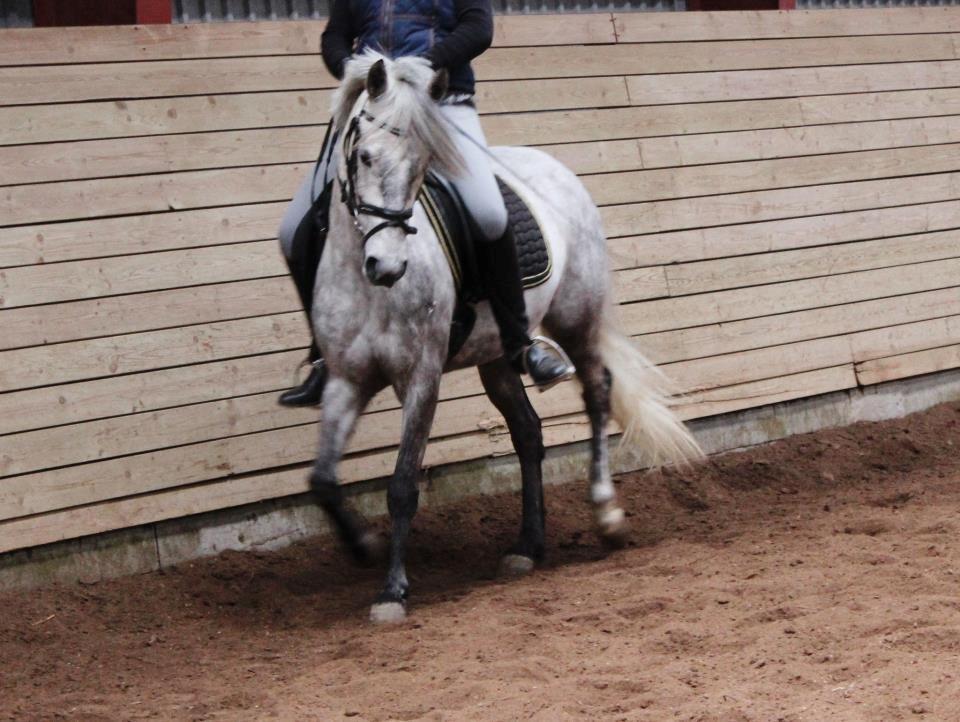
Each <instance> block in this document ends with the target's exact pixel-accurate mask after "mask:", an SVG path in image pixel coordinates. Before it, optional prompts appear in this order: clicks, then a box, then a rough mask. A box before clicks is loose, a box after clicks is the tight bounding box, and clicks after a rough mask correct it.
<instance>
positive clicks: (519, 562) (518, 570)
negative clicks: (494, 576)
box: [500, 554, 534, 577]
mask: <svg viewBox="0 0 960 722" xmlns="http://www.w3.org/2000/svg"><path fill="white" fill-rule="evenodd" d="M533 567H534V561H533V559H531V558H530V557H525V556H523V555H522V554H504V556H503V559H501V560H500V576H501V577H522V576H526V575H527V574H529V573H530V572H532V571H533Z"/></svg>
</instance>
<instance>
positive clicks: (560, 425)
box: [0, 417, 589, 552]
mask: <svg viewBox="0 0 960 722" xmlns="http://www.w3.org/2000/svg"><path fill="white" fill-rule="evenodd" d="M588 435H589V425H588V424H587V423H586V421H585V419H583V418H582V417H573V418H569V417H568V418H562V419H560V420H558V421H557V423H556V424H551V423H549V422H548V423H546V424H544V441H545V443H546V444H547V445H549V446H557V445H561V444H569V443H572V442H574V441H580V440H582V439H584V438H587V437H588ZM510 448H511V447H510V441H509V437H508V436H506V435H505V434H502V433H501V434H487V433H478V434H473V435H468V436H461V437H455V438H452V439H444V440H442V441H439V442H435V443H433V444H430V445H429V446H428V447H427V452H426V456H425V458H424V463H425V464H426V465H439V464H443V463H450V462H451V461H454V460H456V459H459V458H463V456H464V454H467V455H471V454H472V455H473V458H482V457H484V456H488V455H493V454H501V453H509V450H510ZM395 456H396V455H395V453H394V452H393V451H388V452H377V453H373V454H367V455H363V456H358V457H353V458H347V459H345V460H344V461H343V463H342V464H341V465H340V467H339V472H340V477H341V479H342V480H343V481H354V480H359V479H364V478H378V477H382V476H386V475H388V474H389V473H390V471H391V469H392V467H393V463H394V459H395ZM306 478H307V472H306V470H305V469H292V470H291V469H285V470H282V471H279V472H267V473H264V474H254V475H249V476H243V477H240V478H235V479H228V480H226V481H222V482H218V483H215V484H204V485H197V486H192V487H187V488H182V489H173V490H169V491H165V492H160V493H157V494H150V495H144V496H140V497H134V498H131V499H123V500H120V501H112V502H107V503H103V504H97V505H95V506H89V507H80V508H76V509H70V510H67V511H62V512H56V513H52V514H44V515H37V516H30V517H26V518H23V519H17V520H13V521H10V522H2V523H0V552H3V551H9V550H11V549H19V548H23V547H28V546H34V545H37V544H45V543H49V542H53V541H58V540H61V539H70V538H73V537H77V536H84V535H87V534H95V533H98V532H101V531H107V530H109V529H120V528H124V527H127V526H135V525H138V524H146V523H149V522H151V521H157V520H160V519H169V518H174V517H179V516H185V515H189V514H197V513H200V512H204V511H210V510H213V509H221V508H227V507H230V506H238V505H241V504H249V503H252V502H255V501H260V500H263V499H269V498H275V497H278V496H286V495H290V494H297V493H301V492H303V491H305V490H306Z"/></svg>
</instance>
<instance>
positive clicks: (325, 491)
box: [310, 378, 379, 564]
mask: <svg viewBox="0 0 960 722" xmlns="http://www.w3.org/2000/svg"><path fill="white" fill-rule="evenodd" d="M368 400H369V394H366V393H363V392H361V391H360V390H359V389H358V388H357V387H356V386H354V385H353V384H351V383H349V382H347V381H345V380H343V379H339V378H332V379H330V380H329V381H328V382H327V385H326V388H325V389H324V393H323V420H322V423H321V425H320V447H319V450H318V452H317V460H316V462H315V463H314V467H313V472H312V473H311V475H310V489H311V491H312V492H313V497H314V499H315V500H316V501H317V503H318V504H320V506H321V507H323V509H324V510H325V511H326V512H327V514H328V515H329V516H330V519H331V520H332V521H333V524H334V527H335V528H336V530H337V534H338V536H339V537H340V539H341V540H342V541H343V543H344V544H345V545H346V547H347V549H348V550H349V551H350V553H351V554H352V555H353V557H354V559H356V560H357V561H358V562H359V563H362V564H367V563H369V562H371V561H372V560H373V557H375V556H376V553H377V547H378V545H379V544H378V539H377V537H376V536H375V535H374V534H373V533H371V532H368V531H366V529H365V525H364V523H363V520H362V519H361V518H360V517H359V516H358V515H357V514H356V512H354V511H353V509H351V508H350V506H349V505H348V504H347V503H346V501H345V500H344V498H343V489H342V488H341V487H340V485H339V484H338V483H337V473H336V472H337V464H338V463H339V462H340V457H341V456H343V450H344V447H345V446H346V444H347V440H348V439H349V438H350V434H351V432H352V431H353V427H354V425H355V424H356V421H357V417H358V416H359V415H360V412H361V411H363V407H364V406H366V404H367V401H368Z"/></svg>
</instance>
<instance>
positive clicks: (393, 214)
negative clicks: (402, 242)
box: [340, 104, 417, 245]
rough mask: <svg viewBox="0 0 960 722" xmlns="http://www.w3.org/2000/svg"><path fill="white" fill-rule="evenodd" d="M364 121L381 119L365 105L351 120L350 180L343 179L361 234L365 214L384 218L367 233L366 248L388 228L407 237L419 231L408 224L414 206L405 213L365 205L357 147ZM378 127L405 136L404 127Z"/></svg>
mask: <svg viewBox="0 0 960 722" xmlns="http://www.w3.org/2000/svg"><path fill="white" fill-rule="evenodd" d="M361 118H363V119H364V120H369V121H370V122H374V123H375V122H376V120H377V119H376V118H375V117H374V116H373V115H371V114H370V113H369V112H368V111H367V108H366V104H364V107H362V108H361V109H360V112H359V113H357V114H356V115H355V116H353V118H351V120H350V126H349V127H348V128H347V132H346V133H345V134H344V137H343V155H344V158H346V165H347V177H346V179H345V180H344V179H340V201H341V202H342V203H344V204H345V205H346V206H347V210H349V211H350V214H351V215H352V216H353V219H354V220H353V222H354V225H355V226H356V228H357V230H358V231H361V232H362V231H363V229H362V228H361V226H360V223H359V217H360V216H361V215H365V216H374V217H375V218H381V219H383V222H382V223H378V224H377V225H375V226H374V227H373V228H371V229H370V230H369V231H367V232H366V233H364V235H363V240H362V243H363V245H366V244H367V241H369V240H370V238H371V237H372V236H374V235H375V234H377V233H379V232H380V231H382V230H384V229H387V228H400V229H402V230H403V232H404V233H406V234H407V235H413V234H415V233H416V232H417V229H416V228H414V227H413V226H411V225H410V224H409V223H407V221H409V220H410V218H411V217H413V207H412V206H411V207H410V208H404V209H401V210H396V209H393V208H384V207H383V206H375V205H373V204H372V203H367V202H365V201H364V200H363V198H361V197H360V194H359V192H358V191H357V161H358V153H359V150H358V148H357V146H358V141H359V140H360V119H361ZM377 127H379V128H381V129H383V130H386V131H388V132H390V133H391V134H393V135H395V136H397V137H398V138H400V137H403V131H402V130H401V129H400V128H395V127H393V126H388V125H387V124H386V123H380V124H379V125H378V126H377Z"/></svg>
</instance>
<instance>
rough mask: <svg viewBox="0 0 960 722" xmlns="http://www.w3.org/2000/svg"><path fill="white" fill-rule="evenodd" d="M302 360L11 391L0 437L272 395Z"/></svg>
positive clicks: (260, 360)
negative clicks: (97, 420) (265, 393)
mask: <svg viewBox="0 0 960 722" xmlns="http://www.w3.org/2000/svg"><path fill="white" fill-rule="evenodd" d="M304 334H306V328H304ZM304 357H305V353H304V352H303V351H280V352H274V353H264V354H261V355H259V356H246V357H242V358H234V359H229V360H226V361H213V362H209V363H195V364H191V365H189V366H177V367H173V368H168V369H162V370H159V371H149V372H145V373H133V374H124V375H122V376H114V377H107V378H102V379H96V380H93V381H82V382H78V383H67V384H59V385H57V386H44V387H41V388H36V389H29V390H26V391H11V392H8V393H4V394H0V434H12V433H15V432H18V431H29V430H31V429H42V428H46V427H49V426H57V425H62V424H75V423H77V422H81V421H90V420H93V419H99V418H106V417H110V416H121V415H123V414H133V413H140V412H143V411H154V410H156V409H163V408H169V407H171V406H185V405H187V404H199V403H203V402H205V401H216V400H219V399H228V398H231V397H233V396H246V395H248V394H254V393H263V392H266V391H276V390H279V389H283V388H285V387H287V386H288V385H290V384H291V383H292V382H293V380H294V376H293V373H294V369H295V368H296V367H297V365H298V364H299V363H300V362H301V361H302V360H303V359H304Z"/></svg>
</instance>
